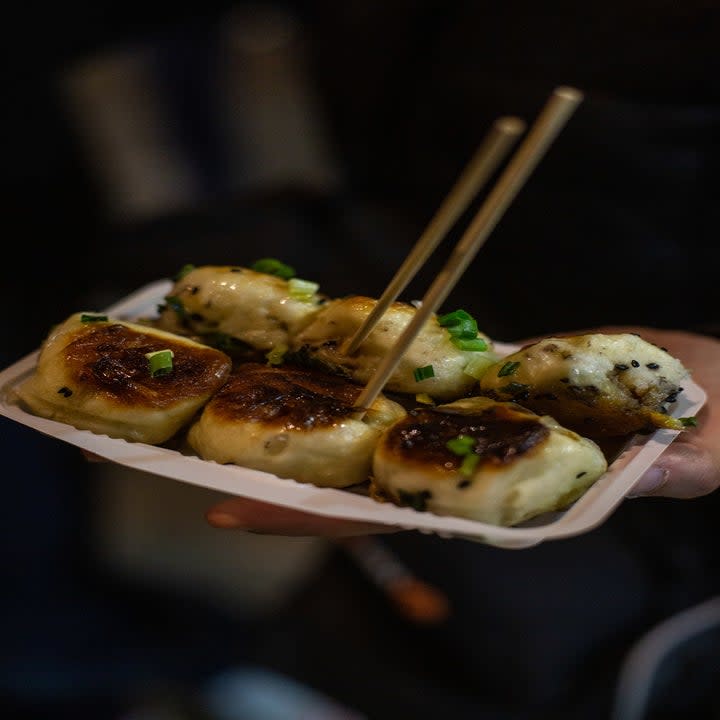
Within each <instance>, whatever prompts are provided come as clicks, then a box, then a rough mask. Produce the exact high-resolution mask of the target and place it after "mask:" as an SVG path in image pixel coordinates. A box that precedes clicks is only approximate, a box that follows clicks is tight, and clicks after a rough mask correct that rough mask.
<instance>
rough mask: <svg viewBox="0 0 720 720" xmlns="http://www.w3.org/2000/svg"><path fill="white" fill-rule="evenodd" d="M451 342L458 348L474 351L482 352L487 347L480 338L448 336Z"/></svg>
mask: <svg viewBox="0 0 720 720" xmlns="http://www.w3.org/2000/svg"><path fill="white" fill-rule="evenodd" d="M450 341H451V342H452V344H453V345H454V346H455V347H456V348H458V349H460V350H473V351H476V352H483V351H485V350H487V349H488V344H487V343H486V342H485V340H483V339H482V338H479V337H476V338H472V339H470V338H461V337H453V338H450Z"/></svg>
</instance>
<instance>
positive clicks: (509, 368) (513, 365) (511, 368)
mask: <svg viewBox="0 0 720 720" xmlns="http://www.w3.org/2000/svg"><path fill="white" fill-rule="evenodd" d="M519 367H520V363H519V362H518V361H514V362H513V361H511V360H508V362H506V363H505V364H504V365H503V366H502V367H501V368H500V370H498V374H497V376H498V377H506V376H507V375H512V374H513V373H514V372H515V371H516V370H517V369H518V368H519Z"/></svg>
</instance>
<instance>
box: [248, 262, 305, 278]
mask: <svg viewBox="0 0 720 720" xmlns="http://www.w3.org/2000/svg"><path fill="white" fill-rule="evenodd" d="M250 269H251V270H254V271H255V272H260V273H266V274H267V275H275V276H276V277H279V278H282V279H283V280H289V279H290V278H291V277H295V268H294V267H291V266H290V265H286V264H285V263H284V262H280V260H276V259H275V258H261V259H260V260H256V261H255V262H254V263H253V264H252V265H251V266H250Z"/></svg>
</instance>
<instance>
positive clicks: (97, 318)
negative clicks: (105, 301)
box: [80, 313, 108, 323]
mask: <svg viewBox="0 0 720 720" xmlns="http://www.w3.org/2000/svg"><path fill="white" fill-rule="evenodd" d="M107 319H108V316H107V315H91V314H90V313H83V314H82V315H81V316H80V322H84V323H94V322H107Z"/></svg>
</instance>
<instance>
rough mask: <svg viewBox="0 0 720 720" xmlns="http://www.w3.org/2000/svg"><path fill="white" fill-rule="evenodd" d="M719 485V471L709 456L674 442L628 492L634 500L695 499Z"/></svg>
mask: <svg viewBox="0 0 720 720" xmlns="http://www.w3.org/2000/svg"><path fill="white" fill-rule="evenodd" d="M718 485H720V471H719V470H718V468H717V466H716V463H715V461H714V458H713V456H712V454H711V453H710V452H709V451H708V450H706V449H704V448H698V447H696V446H694V445H693V444H691V443H683V442H681V441H676V442H675V443H674V444H673V445H671V446H670V447H669V448H668V449H667V450H665V452H664V453H663V454H662V456H661V457H660V458H659V459H658V460H657V462H656V463H655V464H654V465H653V466H652V467H651V468H649V469H648V470H647V471H646V472H645V474H644V475H643V476H642V477H641V478H640V480H638V482H637V484H636V485H635V486H634V487H633V488H632V490H631V491H630V492H629V493H628V497H629V498H635V497H648V496H650V497H652V496H655V497H670V498H683V499H689V498H695V497H700V496H702V495H707V494H709V493H711V492H713V491H714V490H716V489H717V487H718Z"/></svg>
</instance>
